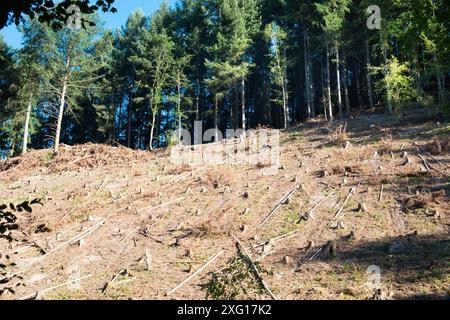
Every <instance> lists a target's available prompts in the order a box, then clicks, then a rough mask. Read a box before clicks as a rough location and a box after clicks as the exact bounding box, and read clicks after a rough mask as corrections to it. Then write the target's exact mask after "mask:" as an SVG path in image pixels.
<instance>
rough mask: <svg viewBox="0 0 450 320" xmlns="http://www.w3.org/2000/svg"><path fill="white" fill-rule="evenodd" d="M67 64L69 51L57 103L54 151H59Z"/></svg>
mask: <svg viewBox="0 0 450 320" xmlns="http://www.w3.org/2000/svg"><path fill="white" fill-rule="evenodd" d="M69 52H70V51H69ZM69 66H70V53H68V54H67V58H66V74H65V75H64V80H63V90H62V92H61V98H60V105H59V114H58V122H57V124H56V135H55V146H54V149H53V151H54V152H55V153H57V152H58V151H59V140H60V136H61V125H62V120H63V115H64V106H65V103H66V93H67V82H68V81H69V73H70V70H69Z"/></svg>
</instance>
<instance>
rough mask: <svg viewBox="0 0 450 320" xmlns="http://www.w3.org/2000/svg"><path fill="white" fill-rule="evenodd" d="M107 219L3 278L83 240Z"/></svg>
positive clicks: (22, 270) (16, 273)
mask: <svg viewBox="0 0 450 320" xmlns="http://www.w3.org/2000/svg"><path fill="white" fill-rule="evenodd" d="M105 222H106V220H103V221H102V222H99V223H98V224H96V225H95V226H92V227H90V228H89V229H87V230H86V231H83V232H82V233H80V234H79V235H77V236H75V237H73V238H72V239H70V240H68V241H66V242H63V243H62V244H60V245H59V246H57V247H56V248H55V249H53V250H51V251H49V252H47V253H46V254H44V255H42V256H40V257H39V258H37V259H35V260H33V261H32V262H30V263H29V264H27V265H26V266H24V267H22V268H20V269H19V270H17V271H16V272H15V273H13V274H11V275H6V276H5V277H4V278H3V279H5V278H6V279H8V278H12V277H14V276H17V275H18V274H20V273H22V272H24V271H25V270H27V269H28V268H29V267H31V266H33V265H34V264H36V263H37V262H39V261H41V260H43V259H45V258H47V257H48V256H49V255H51V254H53V253H55V252H56V251H58V250H59V249H61V248H63V247H65V246H67V245H68V244H70V243H73V242H75V241H78V240H81V239H82V238H84V237H85V236H87V235H89V234H91V233H92V232H94V231H95V230H97V229H98V228H99V227H100V226H102V225H103V224H105Z"/></svg>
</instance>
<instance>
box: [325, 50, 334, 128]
mask: <svg viewBox="0 0 450 320" xmlns="http://www.w3.org/2000/svg"><path fill="white" fill-rule="evenodd" d="M326 50H327V57H326V58H327V96H328V99H327V100H328V119H329V120H330V121H333V106H332V104H331V77H330V76H331V71H330V47H329V45H328V43H327V45H326Z"/></svg>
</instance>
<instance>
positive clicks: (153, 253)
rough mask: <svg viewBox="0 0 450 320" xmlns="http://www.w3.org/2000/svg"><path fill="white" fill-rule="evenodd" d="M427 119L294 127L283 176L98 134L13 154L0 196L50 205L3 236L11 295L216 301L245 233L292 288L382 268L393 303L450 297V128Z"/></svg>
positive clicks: (343, 291)
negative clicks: (197, 161) (195, 162)
mask: <svg viewBox="0 0 450 320" xmlns="http://www.w3.org/2000/svg"><path fill="white" fill-rule="evenodd" d="M421 119H423V115H422V114H419V115H417V116H415V115H412V116H410V117H408V118H406V117H403V118H402V119H401V120H398V119H392V118H390V117H387V116H386V115H383V114H379V113H376V112H374V113H367V114H361V115H360V116H359V117H358V118H355V119H349V120H346V121H336V122H334V123H332V124H330V123H325V122H320V121H312V122H310V123H306V124H302V125H299V126H296V127H293V128H291V129H290V130H288V131H286V132H283V133H282V139H281V152H280V155H281V165H280V169H279V170H278V173H277V174H276V175H264V174H262V172H263V168H261V167H259V166H250V165H223V166H187V165H184V166H176V165H173V164H171V163H170V161H169V151H168V150H163V151H159V152H157V153H146V152H137V151H131V150H128V149H126V148H123V147H109V146H98V145H83V146H74V147H69V146H64V147H63V148H62V149H61V151H60V154H58V155H57V156H55V157H53V156H52V155H51V152H50V151H49V150H40V151H32V152H30V153H29V154H27V155H26V156H24V157H19V158H15V159H12V160H11V161H9V162H7V163H6V162H5V163H2V164H0V169H1V170H2V171H1V172H0V204H1V203H5V204H6V203H10V202H13V203H19V202H21V201H24V200H31V199H34V198H41V199H43V206H39V205H38V206H35V207H34V208H33V209H34V211H33V212H32V213H20V214H19V224H20V226H21V227H20V229H19V230H18V231H17V232H16V233H15V236H16V238H18V240H19V241H16V242H13V243H8V242H7V241H6V240H2V239H0V252H1V253H2V254H1V256H0V261H2V258H3V259H4V258H5V257H6V256H9V257H10V260H11V261H13V262H14V263H15V265H13V266H10V267H8V269H7V276H8V279H10V280H9V281H8V282H7V283H4V284H0V289H2V292H3V293H2V296H1V299H20V298H38V299H205V291H204V290H202V289H201V287H200V286H201V285H202V284H205V283H206V282H207V281H208V280H209V279H210V274H209V273H210V272H217V271H220V270H221V269H223V268H224V267H225V266H226V263H227V261H228V260H229V259H230V257H233V256H235V255H236V246H235V240H234V239H233V236H235V237H237V238H239V239H240V241H241V242H242V243H243V244H244V245H245V246H246V247H247V251H248V252H249V253H250V255H251V258H252V259H253V261H258V262H259V263H260V265H261V266H262V267H263V268H264V269H266V270H267V271H269V272H270V273H269V274H264V275H263V277H264V280H265V283H266V284H267V287H269V288H270V289H271V290H272V292H273V294H274V295H275V296H276V298H278V299H372V298H374V292H373V291H372V290H371V288H370V287H369V286H367V281H368V274H367V273H366V271H367V269H368V267H369V266H378V267H379V268H380V271H381V279H380V280H381V282H380V284H381V290H380V291H379V292H378V293H377V294H378V296H377V298H384V299H417V298H430V299H448V298H449V297H450V232H449V227H450V201H449V200H450V178H449V174H450V140H449V135H450V125H449V124H448V123H447V124H445V123H438V122H436V121H433V120H427V121H425V120H421ZM297 188H298V190H297ZM292 190H297V192H295V193H294V194H293V195H292V197H290V198H289V201H287V202H286V203H284V204H283V205H282V206H281V207H280V208H279V209H278V210H277V211H275V212H274V213H273V215H271V216H270V217H269V219H268V220H267V222H266V223H265V224H263V225H262V226H260V225H261V223H262V221H264V219H265V218H266V217H267V216H268V214H269V213H270V212H271V210H272V209H273V208H274V207H276V206H277V204H278V203H279V202H280V201H281V200H282V199H283V198H284V197H285V196H286V195H287V194H289V193H290V192H291V191H292ZM219 252H222V254H221V255H219V256H217V258H216V259H214V261H212V263H210V264H208V265H207V266H206V268H204V269H202V270H201V272H200V273H198V274H196V275H195V276H194V277H192V278H191V279H190V280H189V281H188V282H186V283H185V284H184V285H182V286H181V287H179V288H178V289H177V290H176V291H175V292H173V293H171V294H170V295H167V293H168V292H170V291H171V290H172V289H174V288H175V287H177V285H178V284H180V283H182V282H183V281H184V280H185V279H187V278H188V277H189V276H190V275H192V274H194V273H195V272H196V271H197V270H199V269H200V268H202V267H203V266H204V265H205V264H206V263H207V262H208V261H209V260H210V259H211V258H212V257H215V256H216V255H217V254H218V253H219ZM77 279H81V280H79V281H76V280H77ZM0 280H1V276H0ZM0 283H1V281H0ZM5 288H10V289H12V290H5ZM37 293H38V294H37ZM244 298H253V299H270V296H269V295H267V294H266V293H262V294H260V293H258V292H250V293H249V296H248V297H244Z"/></svg>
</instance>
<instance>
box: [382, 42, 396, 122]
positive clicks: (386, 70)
mask: <svg viewBox="0 0 450 320" xmlns="http://www.w3.org/2000/svg"><path fill="white" fill-rule="evenodd" d="M383 57H384V76H385V77H386V76H387V74H388V72H389V71H388V69H387V52H386V48H384V49H383ZM386 92H387V105H388V110H389V113H390V114H391V115H393V114H394V108H393V107H392V96H391V88H390V86H389V83H386Z"/></svg>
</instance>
